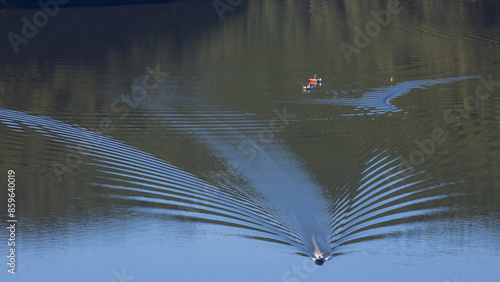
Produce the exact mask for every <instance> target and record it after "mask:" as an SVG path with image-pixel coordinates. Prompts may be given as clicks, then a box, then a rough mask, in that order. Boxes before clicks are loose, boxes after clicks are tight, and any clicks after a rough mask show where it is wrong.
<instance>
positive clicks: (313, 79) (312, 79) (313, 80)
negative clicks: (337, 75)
mask: <svg viewBox="0 0 500 282" xmlns="http://www.w3.org/2000/svg"><path fill="white" fill-rule="evenodd" d="M309 81H311V82H321V78H318V79H316V78H309Z"/></svg>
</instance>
